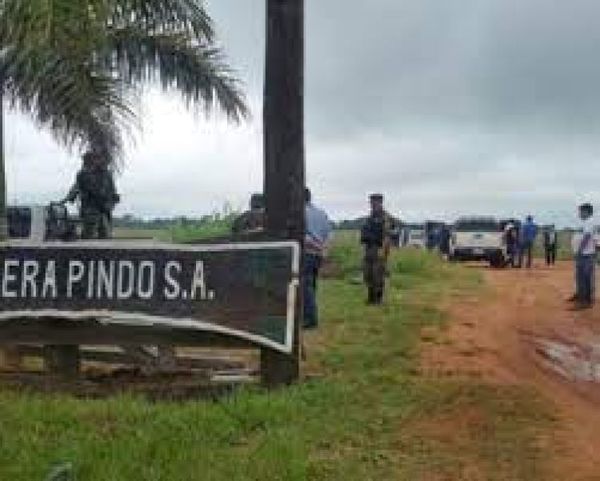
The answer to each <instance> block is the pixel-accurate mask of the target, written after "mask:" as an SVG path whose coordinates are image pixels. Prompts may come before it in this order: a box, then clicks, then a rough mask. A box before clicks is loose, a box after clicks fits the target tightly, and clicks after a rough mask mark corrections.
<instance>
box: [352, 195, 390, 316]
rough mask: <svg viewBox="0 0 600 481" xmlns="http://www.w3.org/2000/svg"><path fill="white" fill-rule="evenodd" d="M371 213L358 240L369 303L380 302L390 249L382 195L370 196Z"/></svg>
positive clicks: (388, 223)
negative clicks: (362, 254) (362, 247)
mask: <svg viewBox="0 0 600 481" xmlns="http://www.w3.org/2000/svg"><path fill="white" fill-rule="evenodd" d="M369 199H370V202H371V214H370V215H369V217H368V218H367V221H366V222H365V225H364V226H363V228H362V230H361V236H360V242H361V243H362V244H363V245H364V248H365V258H364V265H363V274H364V279H365V283H366V284H367V288H368V300H367V302H368V303H369V304H381V302H382V301H383V292H384V288H385V274H386V268H387V258H388V255H389V251H390V233H391V230H392V227H393V226H392V222H391V218H390V216H389V215H388V214H387V213H386V212H385V210H384V209H383V195H381V194H372V195H371V196H370V197H369Z"/></svg>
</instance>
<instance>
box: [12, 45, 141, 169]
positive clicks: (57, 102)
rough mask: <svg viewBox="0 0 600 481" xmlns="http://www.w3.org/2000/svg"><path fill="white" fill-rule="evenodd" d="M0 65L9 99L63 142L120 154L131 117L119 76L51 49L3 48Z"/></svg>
mask: <svg viewBox="0 0 600 481" xmlns="http://www.w3.org/2000/svg"><path fill="white" fill-rule="evenodd" d="M2 63H3V64H4V71H5V75H6V79H7V80H6V86H5V87H6V93H7V96H8V98H9V100H10V101H12V103H13V105H15V106H16V107H17V108H19V109H20V110H22V111H24V112H27V113H29V114H30V116H31V117H32V118H33V119H34V120H35V121H36V122H37V123H38V124H39V125H40V126H42V127H47V128H48V129H49V130H51V131H52V132H53V134H54V135H55V136H56V137H57V138H58V139H59V140H60V141H61V142H62V143H64V144H65V145H67V146H78V147H81V148H94V149H101V150H102V151H103V152H106V153H109V154H110V155H111V158H114V159H115V160H117V159H118V157H119V155H120V154H122V151H123V140H122V134H121V132H122V131H124V130H127V129H128V128H129V127H128V126H129V125H131V123H132V122H133V121H134V119H135V116H134V113H133V110H132V108H131V106H130V105H128V104H127V103H126V102H125V101H124V98H126V96H124V95H123V92H122V86H121V84H120V83H119V82H118V81H117V80H115V79H114V78H111V77H107V76H103V75H99V74H96V73H94V72H92V71H91V70H90V69H89V67H87V66H86V65H83V64H75V63H73V62H72V61H71V59H69V58H68V57H67V58H65V57H61V56H59V55H57V54H56V52H55V51H54V50H52V49H40V48H36V49H35V50H34V51H27V50H19V51H16V50H14V49H12V50H11V49H6V50H5V53H4V56H3V58H2Z"/></svg>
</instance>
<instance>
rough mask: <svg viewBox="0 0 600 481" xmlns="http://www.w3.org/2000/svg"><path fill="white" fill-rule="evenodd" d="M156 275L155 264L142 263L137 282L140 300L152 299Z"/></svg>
mask: <svg viewBox="0 0 600 481" xmlns="http://www.w3.org/2000/svg"><path fill="white" fill-rule="evenodd" d="M155 275H156V274H155V268H154V262H152V261H143V262H142V263H140V269H139V274H138V281H137V295H138V297H139V298H140V299H152V295H153V294H154V276H155Z"/></svg>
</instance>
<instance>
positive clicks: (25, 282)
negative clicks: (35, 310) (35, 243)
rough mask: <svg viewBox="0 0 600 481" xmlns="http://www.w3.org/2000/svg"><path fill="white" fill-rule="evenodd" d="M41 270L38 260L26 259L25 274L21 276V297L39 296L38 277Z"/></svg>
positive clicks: (24, 264)
mask: <svg viewBox="0 0 600 481" xmlns="http://www.w3.org/2000/svg"><path fill="white" fill-rule="evenodd" d="M39 272H40V265H39V264H38V262H37V261H25V262H24V263H23V275H22V276H21V297H31V298H32V299H35V298H36V297H37V286H36V279H37V276H38V274H39Z"/></svg>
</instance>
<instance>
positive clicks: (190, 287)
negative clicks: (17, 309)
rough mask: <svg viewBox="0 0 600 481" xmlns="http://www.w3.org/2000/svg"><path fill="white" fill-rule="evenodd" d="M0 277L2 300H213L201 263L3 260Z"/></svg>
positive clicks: (123, 260) (172, 261) (204, 268)
mask: <svg viewBox="0 0 600 481" xmlns="http://www.w3.org/2000/svg"><path fill="white" fill-rule="evenodd" d="M59 262H62V264H60V265H59ZM61 275H62V276H63V277H61ZM0 277H1V278H0V294H1V297H2V298H4V299H11V298H21V299H40V298H41V299H58V298H59V297H65V298H67V299H75V298H77V299H80V300H103V299H104V300H112V299H119V300H129V299H141V300H152V299H154V298H155V297H156V296H157V295H158V296H159V297H161V298H162V299H165V300H171V301H172V300H183V301H214V300H215V292H214V291H213V290H210V289H209V286H208V283H207V271H206V264H205V262H204V261H202V260H194V261H192V262H190V263H185V264H184V263H183V262H182V261H176V260H171V261H167V262H166V263H165V264H164V268H163V267H162V265H161V267H160V268H157V264H156V262H155V261H151V260H131V259H121V260H104V259H100V260H88V259H85V260H81V259H70V260H63V261H57V260H54V259H48V260H33V259H25V260H17V259H5V260H4V261H3V265H2V266H0ZM157 289H160V290H159V291H158V292H157Z"/></svg>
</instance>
